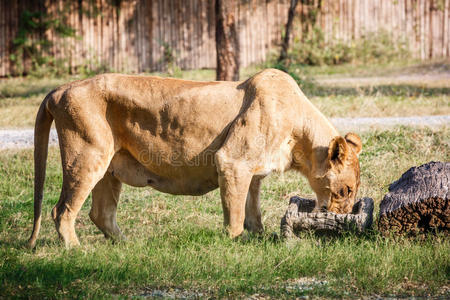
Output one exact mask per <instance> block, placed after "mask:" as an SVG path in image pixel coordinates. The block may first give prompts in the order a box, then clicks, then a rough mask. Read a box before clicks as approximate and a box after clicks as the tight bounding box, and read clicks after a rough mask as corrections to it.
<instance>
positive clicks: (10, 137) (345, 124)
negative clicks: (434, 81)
mask: <svg viewBox="0 0 450 300" xmlns="http://www.w3.org/2000/svg"><path fill="white" fill-rule="evenodd" d="M331 122H332V123H333V124H334V125H335V126H336V128H337V129H338V130H339V131H341V132H342V133H344V132H347V131H356V132H361V131H366V130H373V129H386V128H390V127H393V126H397V125H406V126H416V127H433V128H435V127H439V126H450V115H446V116H426V117H387V118H332V119H331ZM33 138H34V129H0V150H3V149H23V148H32V147H33ZM57 143H58V136H57V135H56V131H55V130H54V129H52V131H51V133H50V145H56V144H57Z"/></svg>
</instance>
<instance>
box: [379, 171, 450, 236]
mask: <svg viewBox="0 0 450 300" xmlns="http://www.w3.org/2000/svg"><path fill="white" fill-rule="evenodd" d="M449 187H450V163H448V162H447V163H443V162H429V163H427V164H424V165H422V166H420V167H413V168H411V169H409V170H408V171H407V172H405V173H404V174H403V175H402V177H400V179H399V180H397V181H395V182H393V183H392V184H391V185H390V186H389V193H388V194H386V195H385V196H384V198H383V201H381V203H380V218H379V221H378V229H379V230H380V231H382V232H383V233H385V234H387V233H388V232H389V231H394V232H396V233H409V234H417V233H422V232H426V231H436V230H445V231H448V230H449V229H450V205H449V198H450V192H449Z"/></svg>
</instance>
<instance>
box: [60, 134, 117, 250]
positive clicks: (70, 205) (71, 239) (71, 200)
mask: <svg viewBox="0 0 450 300" xmlns="http://www.w3.org/2000/svg"><path fill="white" fill-rule="evenodd" d="M59 136H60V137H61V158H62V169H63V186H62V189H61V195H60V198H59V201H58V203H57V204H56V206H55V207H54V208H53V210H52V217H53V220H54V221H55V226H56V230H57V232H58V234H59V236H60V238H62V239H63V240H64V242H65V245H66V247H71V246H77V245H79V244H80V243H79V241H78V238H77V235H76V233H75V219H76V217H77V215H78V212H79V211H80V209H81V207H82V205H83V203H84V202H85V200H86V198H87V197H88V195H89V193H90V192H91V191H92V189H93V188H94V186H95V185H96V184H97V182H98V181H99V180H100V179H101V178H102V177H103V175H104V174H105V172H106V171H107V169H108V165H109V163H110V161H111V158H112V156H113V153H112V152H113V151H112V149H110V147H108V146H106V145H108V142H107V141H105V143H104V144H103V145H100V144H99V143H92V142H91V143H88V142H86V141H85V140H84V139H82V138H80V137H76V136H75V137H74V136H72V138H71V140H70V141H69V140H68V139H67V134H65V135H59Z"/></svg>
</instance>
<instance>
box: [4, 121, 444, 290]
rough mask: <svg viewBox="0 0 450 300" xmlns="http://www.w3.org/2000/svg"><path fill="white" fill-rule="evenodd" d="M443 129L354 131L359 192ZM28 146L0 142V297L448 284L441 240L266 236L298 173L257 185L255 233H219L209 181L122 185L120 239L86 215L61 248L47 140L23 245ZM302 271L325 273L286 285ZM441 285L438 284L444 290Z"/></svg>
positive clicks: (434, 149)
mask: <svg viewBox="0 0 450 300" xmlns="http://www.w3.org/2000/svg"><path fill="white" fill-rule="evenodd" d="M449 136H450V129H448V128H443V129H440V130H435V131H433V130H428V129H410V128H396V129H394V130H392V131H380V132H371V133H366V134H364V135H363V136H362V138H363V145H364V148H363V151H364V152H363V153H362V154H361V167H362V174H361V180H362V184H361V189H360V193H359V195H364V196H370V197H373V198H374V199H375V202H376V207H378V203H379V201H380V200H381V198H382V196H383V195H384V194H385V193H386V191H387V187H388V184H389V183H390V182H392V181H393V180H395V179H397V178H398V177H399V176H400V175H401V174H402V173H403V172H405V171H406V170H407V169H408V168H409V167H411V166H414V165H420V164H422V163H425V162H428V161H430V160H441V161H449V160H450V144H449V143H450V141H449V138H448V137H449ZM32 164H33V159H32V151H31V150H22V151H2V152H0V170H1V177H0V199H1V201H0V258H1V259H0V285H1V286H2V288H1V289H0V298H2V297H10V296H16V297H33V298H43V297H46V298H55V297H56V298H75V297H77V298H83V297H111V296H112V295H122V296H130V295H140V294H142V293H145V292H146V291H148V290H151V289H156V288H159V289H169V288H181V289H186V290H199V291H202V292H203V293H204V294H205V295H209V296H213V297H244V296H245V295H252V294H255V293H258V294H260V295H268V296H271V297H274V298H293V297H296V296H303V295H309V296H328V297H360V296H362V295H373V294H378V295H429V294H431V295H438V294H439V293H440V292H442V288H443V286H448V285H449V284H450V240H449V239H448V237H446V236H443V235H437V236H433V235H431V236H428V237H426V238H425V239H414V238H393V237H391V238H383V237H381V236H380V235H379V234H378V233H377V231H376V226H375V228H374V230H373V231H372V232H369V233H367V234H365V235H363V236H360V237H357V236H353V235H346V236H343V237H339V238H329V239H324V238H318V237H315V236H312V235H307V234H306V235H304V236H303V237H302V238H301V239H298V240H297V241H293V242H288V243H285V242H283V241H274V240H273V239H272V238H271V235H270V233H271V232H278V231H279V222H280V218H281V216H282V215H283V213H284V211H285V209H286V208H287V203H288V199H289V196H290V195H292V194H300V195H302V196H312V191H311V189H310V188H309V186H308V185H307V182H306V180H305V179H303V178H302V177H301V176H300V175H299V174H297V173H294V172H288V173H285V174H273V175H271V176H270V177H268V178H266V179H265V180H264V185H263V189H262V195H261V197H262V210H263V223H264V225H265V227H266V232H267V234H265V235H264V236H263V237H261V238H258V237H249V238H248V239H240V240H236V241H233V240H230V239H229V238H228V237H227V235H226V234H224V232H223V230H222V210H221V205H220V200H219V194H218V191H217V190H215V191H213V192H210V193H208V194H207V195H204V196H201V197H191V196H171V195H168V194H163V193H159V192H157V191H154V190H152V189H137V188H131V187H125V189H124V192H123V194H122V196H121V200H120V204H119V210H118V224H119V226H121V228H122V230H123V231H124V233H125V234H126V235H127V236H128V238H129V241H127V242H126V243H119V244H115V245H113V244H111V243H109V242H108V241H106V240H104V238H103V236H102V235H101V234H100V232H99V231H98V230H97V228H96V227H95V225H93V224H92V222H91V221H90V220H89V217H88V216H87V214H88V211H89V208H90V199H88V200H87V202H86V203H85V205H84V206H83V209H82V211H81V212H80V215H79V218H78V220H77V226H76V227H77V233H78V235H79V237H80V241H81V243H82V246H81V247H79V248H78V249H71V250H65V249H64V248H63V246H62V245H61V244H60V242H59V241H58V240H57V237H56V232H55V229H54V225H53V221H52V220H51V218H50V210H51V207H52V206H53V205H54V204H55V203H56V201H57V198H58V195H59V190H60V186H61V170H60V160H59V153H58V150H57V149H55V148H52V149H51V151H50V154H49V160H48V169H47V181H46V184H45V197H44V205H43V224H42V231H41V235H40V238H39V240H38V244H37V248H36V250H35V251H30V250H27V249H25V248H23V245H24V243H25V241H26V240H27V238H28V236H29V234H30V232H31V222H32V190H33V187H32V181H33V169H32ZM302 277H308V278H316V279H318V280H325V281H327V282H328V283H327V284H324V285H321V286H314V287H313V288H312V290H300V289H295V288H294V289H292V288H291V289H287V288H286V286H287V285H289V284H291V283H292V282H295V280H296V279H298V278H302ZM447 292H448V291H447Z"/></svg>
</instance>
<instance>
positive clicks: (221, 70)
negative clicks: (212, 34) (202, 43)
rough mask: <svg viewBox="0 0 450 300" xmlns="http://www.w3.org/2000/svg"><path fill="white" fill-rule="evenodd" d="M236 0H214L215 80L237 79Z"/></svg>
mask: <svg viewBox="0 0 450 300" xmlns="http://www.w3.org/2000/svg"><path fill="white" fill-rule="evenodd" d="M236 5H237V3H236V0H216V51H217V69H216V78H217V80H234V81H236V80H239V39H238V36H237V30H236V27H237V25H236V18H235V16H234V12H235V8H236Z"/></svg>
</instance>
